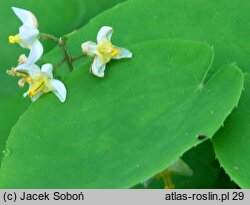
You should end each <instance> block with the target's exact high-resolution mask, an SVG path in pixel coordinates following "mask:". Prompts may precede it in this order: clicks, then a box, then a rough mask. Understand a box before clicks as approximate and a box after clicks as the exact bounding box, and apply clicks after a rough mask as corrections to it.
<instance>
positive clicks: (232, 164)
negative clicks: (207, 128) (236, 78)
mask: <svg viewBox="0 0 250 205" xmlns="http://www.w3.org/2000/svg"><path fill="white" fill-rule="evenodd" d="M244 88H245V90H244V92H243V94H242V97H241V100H240V103H239V107H238V108H237V109H236V110H235V111H234V112H233V114H232V115H231V116H230V117H229V119H227V120H226V126H225V127H224V128H223V129H221V130H220V132H218V133H217V134H216V135H215V137H214V139H213V143H214V148H215V152H216V155H217V157H218V159H219V160H220V163H221V165H222V166H223V167H224V168H225V169H226V172H227V173H228V174H229V176H230V177H231V179H232V180H234V181H235V182H236V183H237V184H238V185H239V186H240V187H241V188H245V189H246V188H250V171H249V170H250V164H249V155H250V149H249V145H250V127H249V122H250V110H249V102H250V89H249V88H250V74H246V75H245V85H244Z"/></svg>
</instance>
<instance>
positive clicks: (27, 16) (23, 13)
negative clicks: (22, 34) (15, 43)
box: [12, 7, 38, 28]
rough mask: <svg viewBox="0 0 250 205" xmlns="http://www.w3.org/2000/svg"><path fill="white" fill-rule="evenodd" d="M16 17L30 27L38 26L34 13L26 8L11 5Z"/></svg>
mask: <svg viewBox="0 0 250 205" xmlns="http://www.w3.org/2000/svg"><path fill="white" fill-rule="evenodd" d="M12 10H13V11H14V12H15V14H16V15H17V17H18V18H19V19H20V20H21V21H22V23H23V24H24V25H26V26H28V27H30V28H38V22H37V19H36V17H35V15H34V14H33V13H32V12H30V11H27V10H24V9H20V8H16V7H12Z"/></svg>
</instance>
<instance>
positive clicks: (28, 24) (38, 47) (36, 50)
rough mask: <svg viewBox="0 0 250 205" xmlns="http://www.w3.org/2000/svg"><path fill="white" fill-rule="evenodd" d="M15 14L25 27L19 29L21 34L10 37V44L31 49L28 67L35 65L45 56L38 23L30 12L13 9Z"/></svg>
mask: <svg viewBox="0 0 250 205" xmlns="http://www.w3.org/2000/svg"><path fill="white" fill-rule="evenodd" d="M12 9H13V11H14V13H15V14H16V15H17V17H18V18H19V19H20V20H21V21H22V23H23V25H22V26H21V27H20V28H19V33H18V34H17V35H15V36H9V43H11V44H14V43H19V44H20V45H21V46H22V47H23V48H27V49H30V54H29V56H28V59H27V62H26V63H27V66H29V65H32V64H34V63H35V62H36V61H38V60H39V59H40V57H41V56H42V54H43V46H42V44H41V43H40V41H39V30H38V22H37V19H36V17H35V15H34V14H33V13H31V12H30V11H27V10H24V9H20V8H15V7H12Z"/></svg>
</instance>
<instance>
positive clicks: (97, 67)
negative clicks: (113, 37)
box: [91, 57, 106, 78]
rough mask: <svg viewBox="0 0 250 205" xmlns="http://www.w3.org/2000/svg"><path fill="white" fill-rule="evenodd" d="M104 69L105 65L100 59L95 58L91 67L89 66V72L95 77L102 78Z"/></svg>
mask: <svg viewBox="0 0 250 205" xmlns="http://www.w3.org/2000/svg"><path fill="white" fill-rule="evenodd" d="M105 68H106V64H105V63H103V61H102V59H101V58H99V57H95V59H94V61H93V63H92V65H91V71H92V73H93V74H94V75H96V76H97V77H100V78H102V77H104V71H105Z"/></svg>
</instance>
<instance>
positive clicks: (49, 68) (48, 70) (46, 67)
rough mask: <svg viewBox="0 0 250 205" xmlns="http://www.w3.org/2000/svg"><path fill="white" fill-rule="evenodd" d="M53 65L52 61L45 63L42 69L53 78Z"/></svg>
mask: <svg viewBox="0 0 250 205" xmlns="http://www.w3.org/2000/svg"><path fill="white" fill-rule="evenodd" d="M52 70H53V66H52V64H50V63H47V64H44V65H43V66H42V68H41V71H42V72H44V73H46V74H47V75H48V76H49V77H50V78H52V79H53V72H52Z"/></svg>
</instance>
